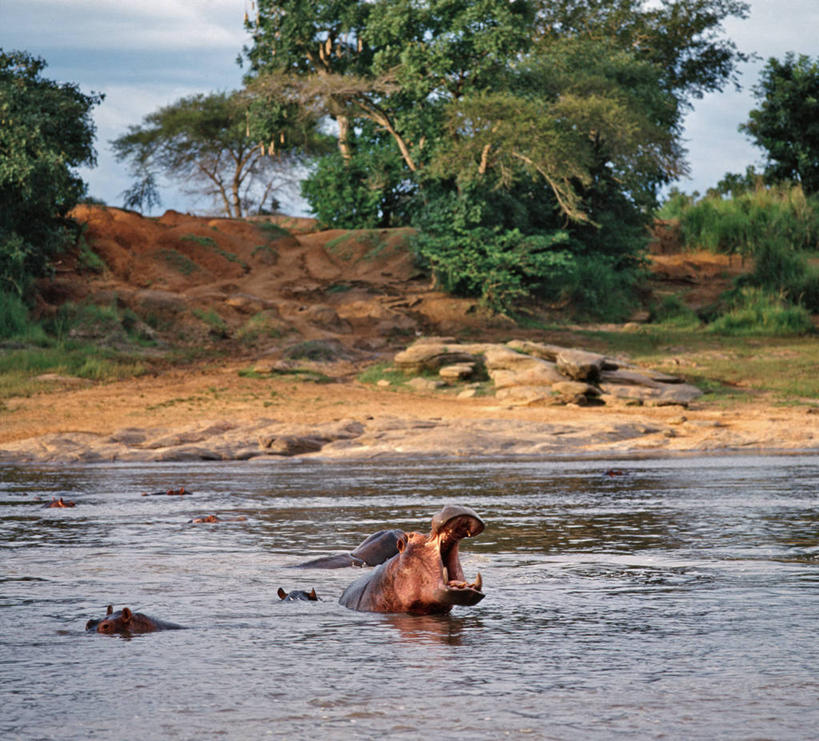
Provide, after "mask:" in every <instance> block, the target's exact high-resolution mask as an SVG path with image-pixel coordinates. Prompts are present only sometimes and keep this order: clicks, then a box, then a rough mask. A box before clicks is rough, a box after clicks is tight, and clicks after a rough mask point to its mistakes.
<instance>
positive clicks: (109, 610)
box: [105, 605, 114, 615]
mask: <svg viewBox="0 0 819 741" xmlns="http://www.w3.org/2000/svg"><path fill="white" fill-rule="evenodd" d="M113 611H114V606H113V605H108V609H107V610H106V611H105V614H106V615H110V614H111V613H112V612H113Z"/></svg>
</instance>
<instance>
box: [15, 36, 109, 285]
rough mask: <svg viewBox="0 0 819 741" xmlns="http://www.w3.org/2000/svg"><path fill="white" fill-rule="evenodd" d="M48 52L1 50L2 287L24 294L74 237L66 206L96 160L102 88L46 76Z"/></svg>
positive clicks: (75, 198)
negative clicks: (95, 117) (80, 171)
mask: <svg viewBox="0 0 819 741" xmlns="http://www.w3.org/2000/svg"><path fill="white" fill-rule="evenodd" d="M45 67H46V62H45V60H43V59H40V58H37V57H33V56H31V55H30V54H28V53H27V52H24V51H10V52H6V51H3V50H2V49H0V204H1V205H0V291H5V292H8V293H12V294H17V295H22V294H23V292H24V291H25V289H26V287H27V285H28V282H29V280H30V279H31V277H33V276H38V275H43V274H44V273H45V272H46V270H47V267H48V264H49V261H50V259H51V258H52V257H53V256H54V254H56V253H57V252H58V251H59V250H60V249H62V248H63V247H64V246H65V245H66V243H67V242H68V241H69V239H70V238H71V236H72V233H73V231H72V229H71V222H70V221H69V220H68V219H67V218H66V215H67V213H68V212H69V211H70V210H71V208H73V206H74V205H75V204H76V203H77V201H78V200H79V199H80V198H81V197H82V196H83V195H84V194H85V192H86V186H85V183H83V181H82V180H81V178H80V177H79V176H78V175H77V173H76V168H77V167H79V166H81V165H88V166H92V165H94V164H95V161H96V153H95V151H94V147H93V143H94V134H95V127H94V123H93V121H92V119H91V110H92V109H93V107H94V106H95V105H98V104H99V103H100V102H101V101H102V99H103V96H102V95H97V94H93V93H92V94H90V95H86V94H84V93H82V92H80V89H79V88H78V87H77V86H76V85H75V84H72V83H58V82H55V81H53V80H48V79H46V78H44V77H43V76H42V74H41V73H42V71H43V69H44V68H45Z"/></svg>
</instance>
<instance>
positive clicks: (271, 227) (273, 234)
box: [256, 221, 291, 242]
mask: <svg viewBox="0 0 819 741" xmlns="http://www.w3.org/2000/svg"><path fill="white" fill-rule="evenodd" d="M256 226H257V228H258V229H260V230H261V231H262V232H264V234H265V236H266V237H267V239H268V241H271V242H272V241H273V240H274V239H281V238H282V237H289V236H291V234H290V232H289V231H288V230H287V229H285V228H284V227H283V226H279V225H278V224H274V223H273V222H272V221H261V222H258V223H257V224H256Z"/></svg>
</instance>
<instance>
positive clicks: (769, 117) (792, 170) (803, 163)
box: [739, 53, 819, 194]
mask: <svg viewBox="0 0 819 741" xmlns="http://www.w3.org/2000/svg"><path fill="white" fill-rule="evenodd" d="M754 94H755V96H756V99H757V102H758V103H759V107H758V108H755V109H754V110H752V111H751V113H750V115H749V120H748V121H747V122H746V123H744V124H742V125H740V127H739V129H740V131H744V132H745V133H747V134H748V135H749V136H750V137H751V139H753V141H754V144H756V146H758V147H760V148H762V149H763V150H765V156H766V159H767V163H766V167H765V173H764V174H765V178H766V180H767V181H768V182H772V183H776V182H781V181H784V180H790V181H793V182H795V183H800V184H801V185H802V187H803V189H804V190H805V192H806V193H808V194H810V193H817V192H819V59H817V60H815V61H812V60H811V59H810V57H807V56H805V55H803V54H802V55H799V56H798V57H797V56H795V55H794V54H793V53H789V54H786V55H785V59H784V60H783V61H781V62H780V61H779V60H777V59H775V58H771V59H769V60H768V63H767V64H766V65H765V67H764V69H763V70H762V75H761V77H760V81H759V83H758V84H757V85H755V86H754Z"/></svg>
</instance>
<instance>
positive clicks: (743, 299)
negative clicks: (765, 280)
mask: <svg viewBox="0 0 819 741" xmlns="http://www.w3.org/2000/svg"><path fill="white" fill-rule="evenodd" d="M813 329H814V327H813V322H811V319H810V314H809V313H808V311H807V310H806V309H805V308H804V307H802V306H795V305H794V304H792V303H790V302H789V301H787V300H785V299H784V298H782V297H777V296H774V295H772V294H771V293H770V292H768V291H764V290H761V289H759V288H744V289H741V290H740V291H738V292H737V294H736V295H735V296H734V297H733V300H732V302H731V304H730V308H729V310H728V311H727V312H726V313H724V314H722V315H721V316H719V317H717V318H716V319H714V321H713V322H711V323H710V324H709V325H708V330H709V331H710V332H715V333H718V334H723V335H730V334H755V335H760V334H770V335H800V334H808V333H810V332H812V331H813Z"/></svg>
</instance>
